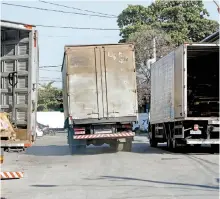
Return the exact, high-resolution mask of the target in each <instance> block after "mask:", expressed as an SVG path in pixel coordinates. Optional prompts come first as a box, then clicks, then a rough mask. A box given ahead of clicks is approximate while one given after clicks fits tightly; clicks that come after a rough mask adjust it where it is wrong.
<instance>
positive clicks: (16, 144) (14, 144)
mask: <svg viewBox="0 0 220 199" xmlns="http://www.w3.org/2000/svg"><path fill="white" fill-rule="evenodd" d="M0 146H1V147H19V148H28V147H31V146H32V143H31V142H19V141H3V140H1V142H0Z"/></svg>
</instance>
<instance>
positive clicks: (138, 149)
mask: <svg viewBox="0 0 220 199" xmlns="http://www.w3.org/2000/svg"><path fill="white" fill-rule="evenodd" d="M132 146H133V149H132V152H133V153H146V154H173V155H175V154H188V153H189V154H198V155H202V154H213V150H212V149H211V147H206V146H204V147H203V146H202V147H200V148H198V147H193V146H192V147H191V146H188V147H178V148H177V149H175V150H172V151H171V150H168V148H167V147H166V143H163V144H159V145H158V147H155V148H154V147H150V144H149V143H143V142H142V143H141V142H134V143H133V145H132ZM215 154H216V155H218V153H216V152H215Z"/></svg>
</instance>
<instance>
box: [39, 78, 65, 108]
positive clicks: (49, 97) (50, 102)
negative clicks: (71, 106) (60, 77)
mask: <svg viewBox="0 0 220 199" xmlns="http://www.w3.org/2000/svg"><path fill="white" fill-rule="evenodd" d="M53 83H54V82H49V83H48V84H44V85H42V86H41V88H39V89H38V108H37V110H38V111H55V110H58V109H59V105H60V102H59V101H58V99H59V98H60V96H62V90H61V89H58V88H56V87H53V86H52V84H53Z"/></svg>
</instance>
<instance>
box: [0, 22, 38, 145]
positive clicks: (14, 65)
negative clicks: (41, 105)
mask: <svg viewBox="0 0 220 199" xmlns="http://www.w3.org/2000/svg"><path fill="white" fill-rule="evenodd" d="M38 70H39V49H38V34H37V30H36V27H35V26H34V25H29V24H23V23H18V22H11V21H5V20H1V69H0V78H1V85H0V107H1V112H5V113H8V114H9V117H10V122H11V124H12V125H13V127H14V131H15V133H16V137H15V138H16V139H13V140H12V139H10V138H8V137H4V136H2V134H1V147H2V148H9V149H12V148H15V149H16V148H25V147H29V146H31V143H32V141H34V140H35V138H36V111H37V89H38V74H39V72H38ZM1 122H3V123H4V121H1ZM3 125H4V124H3Z"/></svg>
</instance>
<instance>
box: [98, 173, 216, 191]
mask: <svg viewBox="0 0 220 199" xmlns="http://www.w3.org/2000/svg"><path fill="white" fill-rule="evenodd" d="M104 179H109V180H111V181H121V180H130V181H141V182H148V183H155V184H167V185H176V186H188V187H198V188H204V189H213V190H219V186H210V185H202V184H191V183H180V182H167V181H157V180H146V179H140V178H131V177H118V176H101V177H100V178H97V179H95V180H104Z"/></svg>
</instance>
